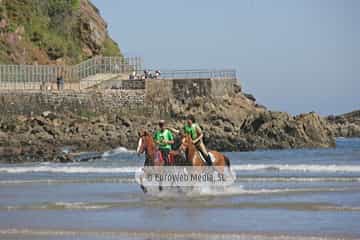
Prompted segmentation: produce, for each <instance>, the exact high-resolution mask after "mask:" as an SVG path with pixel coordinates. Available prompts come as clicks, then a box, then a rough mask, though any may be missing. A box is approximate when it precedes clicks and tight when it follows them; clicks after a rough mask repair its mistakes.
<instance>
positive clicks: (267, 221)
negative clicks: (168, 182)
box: [0, 138, 360, 239]
mask: <svg viewBox="0 0 360 240" xmlns="http://www.w3.org/2000/svg"><path fill="white" fill-rule="evenodd" d="M225 154H226V155H227V156H228V157H229V158H230V160H231V165H232V169H233V170H234V171H235V173H236V176H237V179H236V181H235V183H234V184H233V185H231V186H229V187H226V188H223V189H216V190H215V189H209V188H207V189H197V190H196V191H190V192H183V191H178V190H177V189H166V190H164V191H162V192H158V191H154V192H151V193H149V194H144V193H143V192H142V191H141V189H140V188H139V185H138V184H137V183H136V181H135V178H134V173H135V171H136V170H137V169H138V168H139V167H141V166H142V164H143V161H144V156H140V157H139V156H137V155H136V154H135V153H134V152H133V151H128V150H126V149H124V148H118V149H114V150H113V151H109V152H106V153H103V154H102V157H101V158H100V159H98V160H94V161H91V162H76V163H70V164H54V163H28V164H16V165H9V164H0V239H360V139H358V138H355V139H337V147H336V148H334V149H299V150H269V151H255V152H233V153H225Z"/></svg>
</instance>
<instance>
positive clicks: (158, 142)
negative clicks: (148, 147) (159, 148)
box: [154, 132, 160, 145]
mask: <svg viewBox="0 0 360 240" xmlns="http://www.w3.org/2000/svg"><path fill="white" fill-rule="evenodd" d="M154 140H155V144H156V145H159V144H160V141H159V138H158V133H157V132H155V134H154Z"/></svg>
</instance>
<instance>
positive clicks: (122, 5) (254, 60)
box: [92, 0, 360, 115]
mask: <svg viewBox="0 0 360 240" xmlns="http://www.w3.org/2000/svg"><path fill="white" fill-rule="evenodd" d="M92 2H93V3H94V4H95V5H96V6H97V7H98V8H99V9H100V12H101V14H102V16H103V17H104V18H105V20H106V21H107V23H108V24H109V32H110V35H111V36H112V38H113V39H114V40H115V41H117V42H118V43H119V45H120V47H121V49H122V51H123V52H124V53H125V55H129V56H131V55H137V56H141V57H143V59H144V63H145V65H146V67H149V68H160V69H161V68H162V69H164V68H165V69H175V68H176V69H177V68H179V69H189V68H235V69H236V70H237V74H238V78H240V80H241V82H242V86H243V89H244V91H245V92H248V93H252V94H254V96H255V97H256V98H257V100H258V102H259V103H261V104H264V105H266V106H267V107H268V108H269V109H272V110H279V111H287V112H290V113H292V114H297V113H300V112H309V111H316V112H318V113H320V114H322V115H326V114H331V113H344V112H348V111H351V110H354V109H360V94H359V92H360V1H358V0H303V1H301V0H243V1H241V0H223V1H220V0H216V1H215V0H181V1H180V0H171V1H169V0H152V1H148V0H143V1H140V0H106V1H104V0H92Z"/></svg>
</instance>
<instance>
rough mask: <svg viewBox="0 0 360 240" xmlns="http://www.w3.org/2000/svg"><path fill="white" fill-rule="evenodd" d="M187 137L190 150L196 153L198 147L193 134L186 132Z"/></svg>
mask: <svg viewBox="0 0 360 240" xmlns="http://www.w3.org/2000/svg"><path fill="white" fill-rule="evenodd" d="M185 138H186V142H187V143H188V151H193V153H194V154H196V147H195V144H194V143H193V141H192V138H191V136H190V135H189V134H186V136H185Z"/></svg>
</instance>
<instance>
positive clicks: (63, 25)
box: [0, 0, 121, 64]
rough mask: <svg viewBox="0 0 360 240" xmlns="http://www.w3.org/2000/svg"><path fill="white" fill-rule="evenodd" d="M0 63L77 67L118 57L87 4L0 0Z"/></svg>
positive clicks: (95, 11)
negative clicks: (91, 60)
mask: <svg viewBox="0 0 360 240" xmlns="http://www.w3.org/2000/svg"><path fill="white" fill-rule="evenodd" d="M0 33H1V35H0V63H33V62H35V61H36V62H38V63H41V64H46V63H53V62H55V61H56V62H57V63H68V64H74V63H78V62H80V61H82V60H84V59H87V58H89V57H92V56H94V55H107V56H120V55H121V53H120V50H119V47H118V46H117V44H116V43H115V42H114V41H113V40H112V39H111V38H110V37H109V36H108V34H107V25H106V23H105V21H104V20H103V19H102V18H101V16H100V15H99V11H98V9H97V8H96V7H95V6H94V5H92V4H91V3H90V2H89V1H88V0H47V1H44V0H0Z"/></svg>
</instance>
